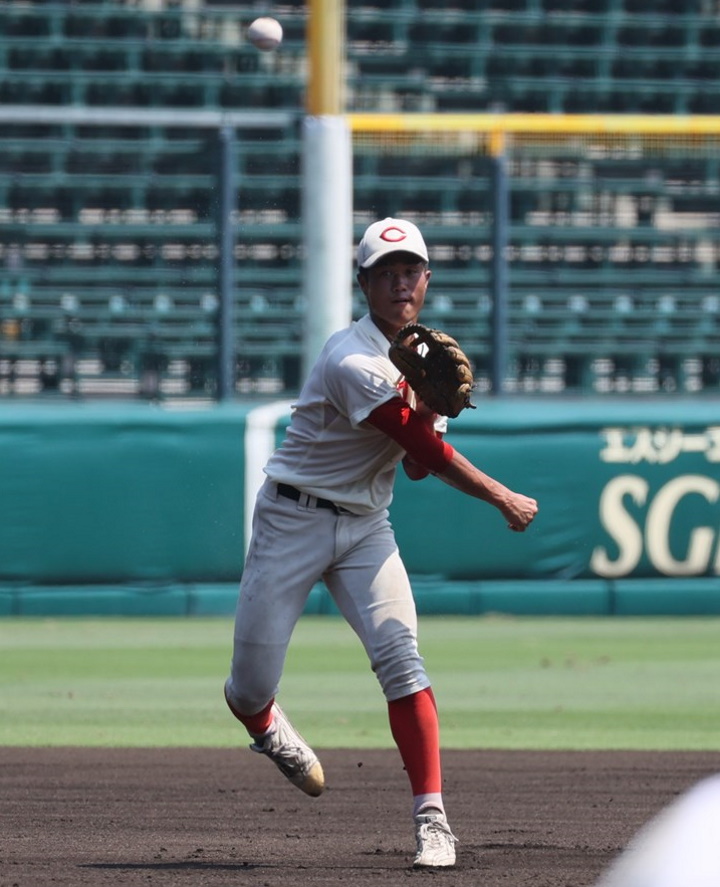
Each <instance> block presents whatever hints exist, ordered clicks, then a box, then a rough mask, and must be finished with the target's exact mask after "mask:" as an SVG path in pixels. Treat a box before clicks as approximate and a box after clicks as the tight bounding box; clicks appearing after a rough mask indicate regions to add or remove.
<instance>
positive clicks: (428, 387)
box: [388, 323, 475, 419]
mask: <svg viewBox="0 0 720 887" xmlns="http://www.w3.org/2000/svg"><path fill="white" fill-rule="evenodd" d="M411 337H412V338H411ZM408 339H410V342H408V341H407V340H408ZM420 345H425V346H426V348H423V349H422V350H421V349H420V348H419V346H420ZM388 356H389V357H390V360H391V361H392V362H393V364H394V365H395V366H396V367H397V368H398V369H399V370H400V372H401V373H402V374H403V376H405V379H406V381H407V383H408V385H409V386H410V387H411V388H412V390H413V391H414V392H415V394H417V396H418V397H419V398H420V399H421V400H422V401H423V403H425V405H426V406H428V407H429V408H430V409H431V410H433V412H435V413H439V414H440V415H442V416H450V418H451V419H454V418H455V417H456V416H458V415H459V414H460V413H461V412H462V411H463V410H464V409H473V410H474V409H475V404H472V403H470V392H471V391H472V387H473V374H472V369H471V367H470V361H469V360H468V359H467V357H466V355H465V354H464V353H463V350H462V348H460V346H459V345H458V343H457V342H456V341H455V339H453V338H452V337H451V336H448V335H447V334H446V333H443V332H442V331H441V330H433V329H430V328H429V327H426V326H423V325H422V324H420V323H409V324H407V325H406V326H404V327H403V328H402V329H401V330H400V331H399V332H398V333H397V335H396V336H395V338H394V339H393V341H392V343H391V344H390V351H389V352H388Z"/></svg>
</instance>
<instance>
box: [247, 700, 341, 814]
mask: <svg viewBox="0 0 720 887" xmlns="http://www.w3.org/2000/svg"><path fill="white" fill-rule="evenodd" d="M272 713H273V727H274V729H273V732H272V733H270V734H269V735H268V736H265V737H264V738H261V739H256V740H255V742H253V744H252V745H251V746H250V748H251V749H252V750H253V751H256V752H258V754H261V755H267V756H268V757H269V758H270V760H271V761H272V762H273V763H274V764H275V766H276V767H277V768H278V770H279V771H280V772H281V773H282V774H283V776H285V777H286V778H287V779H289V780H290V782H292V784H293V785H296V786H297V787H298V788H299V789H300V791H303V792H305V794H306V795H311V796H312V797H313V798H316V797H317V796H318V795H321V794H322V793H323V791H324V789H325V775H324V774H323V769H322V766H321V765H320V761H318V758H317V755H316V754H315V752H314V751H313V750H312V749H311V748H310V746H309V745H308V744H307V742H305V740H304V739H303V738H302V736H301V735H300V734H299V733H298V731H297V730H296V729H295V728H294V727H293V725H292V724H291V723H290V721H289V720H288V719H287V717H286V715H285V713H284V712H283V710H282V709H281V708H280V706H279V705H278V704H277V703H274V704H273V707H272Z"/></svg>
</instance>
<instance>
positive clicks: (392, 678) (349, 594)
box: [226, 480, 430, 715]
mask: <svg viewBox="0 0 720 887" xmlns="http://www.w3.org/2000/svg"><path fill="white" fill-rule="evenodd" d="M321 579H322V580H323V581H324V582H325V584H326V586H327V588H328V590H329V591H330V594H331V595H332V597H333V599H334V601H335V603H336V604H337V606H338V609H339V610H340V612H341V613H342V615H343V616H344V617H345V619H346V620H347V621H348V623H349V624H350V626H351V627H352V628H353V630H354V631H355V632H356V634H357V635H358V637H359V638H360V640H361V641H362V643H363V646H364V647H365V650H366V652H367V654H368V657H369V659H370V664H371V667H372V669H373V671H375V673H376V674H377V677H378V680H379V682H380V685H381V687H382V689H383V692H384V694H385V697H386V699H387V700H388V701H391V700H393V699H399V698H401V697H403V696H408V695H410V694H412V693H417V692H419V691H420V690H422V689H424V688H425V687H428V686H430V681H429V679H428V677H427V675H426V673H425V669H424V666H423V660H422V658H421V656H420V654H419V652H418V647H417V614H416V610H415V602H414V600H413V596H412V589H411V587H410V582H409V580H408V576H407V572H406V570H405V566H404V564H403V562H402V560H401V559H400V554H399V552H398V549H397V543H396V541H395V535H394V533H393V530H392V527H391V526H390V522H389V520H388V513H387V511H383V512H381V513H378V514H372V515H367V516H363V515H353V514H346V513H342V514H336V513H335V512H334V511H332V510H330V509H327V508H317V507H316V506H315V500H314V498H313V497H306V496H303V497H302V498H301V500H300V501H298V502H295V501H293V500H292V499H287V498H285V497H283V496H280V495H278V492H277V487H276V485H275V484H274V483H273V482H271V481H269V480H267V481H266V482H265V483H264V485H263V487H262V488H261V490H260V492H259V494H258V498H257V502H256V505H255V513H254V516H253V533H252V539H251V542H250V548H249V551H248V555H247V559H246V562H245V569H244V571H243V576H242V581H241V583H240V595H239V598H238V604H237V611H236V615H235V636H234V649H233V658H232V667H231V672H230V677H229V679H228V682H227V684H226V691H227V693H228V697H229V699H230V701H231V703H232V705H233V707H234V708H236V709H237V710H238V711H239V712H241V713H242V714H247V715H252V714H255V713H256V712H258V711H260V710H261V709H262V708H264V706H265V705H266V704H267V703H268V702H269V701H270V699H272V698H273V697H274V696H275V695H276V693H277V692H278V689H279V683H280V678H281V675H282V671H283V666H284V663H285V656H286V653H287V648H288V645H289V643H290V638H291V635H292V632H293V629H294V628H295V624H296V623H297V620H298V619H299V618H300V616H301V614H302V612H303V608H304V607H305V604H306V602H307V599H308V595H309V594H310V591H311V590H312V588H313V586H314V585H315V584H316V583H317V582H318V581H319V580H321ZM329 667H332V663H329Z"/></svg>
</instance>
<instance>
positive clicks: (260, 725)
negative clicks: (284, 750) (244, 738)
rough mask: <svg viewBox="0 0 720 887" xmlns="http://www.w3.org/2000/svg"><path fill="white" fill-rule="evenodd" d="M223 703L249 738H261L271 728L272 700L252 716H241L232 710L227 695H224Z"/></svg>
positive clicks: (234, 709) (235, 710)
mask: <svg viewBox="0 0 720 887" xmlns="http://www.w3.org/2000/svg"><path fill="white" fill-rule="evenodd" d="M225 701H226V702H227V704H228V708H229V709H230V711H231V712H232V713H233V714H234V715H235V717H236V718H237V719H238V721H240V723H241V724H242V725H243V726H244V727H245V729H246V730H247V731H248V733H250V735H251V736H262V735H263V733H267V731H268V730H269V729H270V727H271V726H272V722H273V718H272V706H273V702H275V700H274V699H271V700H270V702H268V704H267V705H266V706H265V708H262V709H260V711H259V712H257V714H254V715H241V714H240V712H239V711H238V710H237V709H236V708H233V706H232V704H231V702H230V700H229V699H228V698H227V694H226V695H225Z"/></svg>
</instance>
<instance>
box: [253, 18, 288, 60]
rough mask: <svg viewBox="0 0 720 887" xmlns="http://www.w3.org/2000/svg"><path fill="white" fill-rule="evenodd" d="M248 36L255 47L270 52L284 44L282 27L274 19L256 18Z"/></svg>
mask: <svg viewBox="0 0 720 887" xmlns="http://www.w3.org/2000/svg"><path fill="white" fill-rule="evenodd" d="M247 36H248V40H249V41H250V42H251V43H252V45H253V46H255V47H257V48H258V49H261V50H262V51H263V52H268V51H269V50H271V49H277V47H278V46H280V44H281V43H282V38H283V29H282V25H281V24H280V22H279V21H278V20H277V19H274V18H256V19H255V21H254V22H253V23H252V24H251V25H250V27H249V28H248V30H247Z"/></svg>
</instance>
